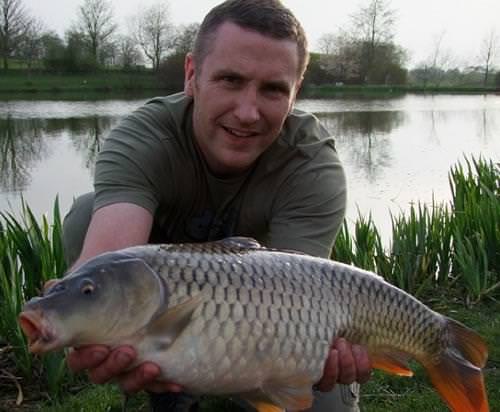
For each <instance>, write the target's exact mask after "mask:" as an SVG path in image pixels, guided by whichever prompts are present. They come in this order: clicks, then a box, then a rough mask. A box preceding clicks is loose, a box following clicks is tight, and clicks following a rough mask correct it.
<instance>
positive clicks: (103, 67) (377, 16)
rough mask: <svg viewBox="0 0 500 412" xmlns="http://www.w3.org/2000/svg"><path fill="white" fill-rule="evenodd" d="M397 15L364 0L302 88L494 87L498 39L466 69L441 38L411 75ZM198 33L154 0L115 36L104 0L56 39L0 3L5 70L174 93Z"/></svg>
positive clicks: (379, 0)
mask: <svg viewBox="0 0 500 412" xmlns="http://www.w3.org/2000/svg"><path fill="white" fill-rule="evenodd" d="M396 15H397V13H396V10H393V9H392V8H391V7H390V3H389V1H388V0H365V2H364V4H361V5H360V6H359V8H358V10H357V12H356V13H354V14H353V15H352V17H351V21H350V22H349V23H348V24H346V25H345V27H342V28H341V29H338V30H337V32H335V33H327V34H324V35H323V36H322V37H321V38H320V40H319V43H318V47H317V50H318V52H317V53H311V62H310V65H309V70H308V72H307V73H306V78H305V83H304V85H305V86H306V87H307V86H321V85H337V86H339V85H364V86H366V85H388V86H391V85H402V86H404V85H417V86H421V87H424V88H426V87H479V86H482V87H487V88H490V89H491V88H494V87H500V74H499V73H500V72H497V71H496V69H495V67H494V63H495V60H494V59H495V54H496V52H498V50H499V46H500V40H499V38H498V36H497V35H496V34H495V32H494V31H491V32H490V33H488V35H487V36H485V38H484V40H483V43H482V44H481V45H478V54H477V57H476V58H475V61H474V63H473V64H469V65H461V66H459V65H457V64H453V61H458V60H459V59H456V58H455V59H453V58H452V57H451V55H450V52H449V50H446V47H444V46H445V44H444V41H443V36H440V37H439V38H438V39H437V40H436V42H435V44H434V45H432V47H429V56H428V58H427V59H424V60H423V61H422V62H420V63H419V64H418V65H417V66H416V67H415V68H413V69H411V70H410V69H409V68H408V67H407V66H408V64H407V63H408V54H409V52H408V51H407V50H405V49H404V48H402V47H401V46H400V45H399V44H398V43H397V42H396V41H395V35H394V31H395V30H394V28H395V23H396V20H397V16H396ZM198 28H199V24H198V23H192V24H189V25H182V26H179V25H174V24H173V23H172V22H171V20H170V13H169V8H168V3H167V2H166V1H158V2H157V3H156V4H153V5H151V6H146V7H141V9H140V11H138V13H136V15H135V16H133V17H131V18H130V19H129V21H128V22H127V30H126V32H124V31H123V28H122V32H121V33H119V27H118V24H116V23H115V20H114V11H113V6H112V3H111V1H110V0H81V4H80V5H79V7H78V8H77V10H76V19H75V20H74V22H73V23H72V25H71V26H70V28H69V29H68V30H66V32H65V34H64V36H63V37H61V36H59V35H58V34H57V33H55V32H54V31H51V30H49V29H47V28H46V26H45V24H44V23H43V22H42V21H40V20H39V19H38V18H36V17H33V16H32V15H31V14H30V13H29V11H28V10H27V9H26V7H25V6H24V4H23V0H0V58H1V61H2V67H3V72H4V73H5V72H8V71H12V70H15V69H26V70H28V71H29V72H31V73H34V72H38V73H39V72H43V73H70V74H75V73H77V74H83V73H85V74H86V73H97V72H99V73H102V72H103V71H107V70H115V71H116V70H119V71H122V72H126V73H136V72H141V73H149V72H153V73H156V74H158V81H159V84H158V86H159V87H161V88H167V89H171V90H177V89H179V88H182V86H183V82H184V76H183V64H184V56H185V54H186V53H187V52H188V51H190V50H191V48H192V45H193V41H194V38H195V36H196V33H197V31H198ZM0 87H1V85H0Z"/></svg>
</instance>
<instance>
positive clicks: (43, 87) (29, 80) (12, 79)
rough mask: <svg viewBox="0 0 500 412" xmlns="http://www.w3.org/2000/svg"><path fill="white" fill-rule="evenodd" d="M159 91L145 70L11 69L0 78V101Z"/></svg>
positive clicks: (156, 80) (156, 81) (152, 77)
mask: <svg viewBox="0 0 500 412" xmlns="http://www.w3.org/2000/svg"><path fill="white" fill-rule="evenodd" d="M159 89H161V88H160V86H159V84H158V79H157V77H156V76H155V75H154V74H153V73H152V72H146V71H145V72H121V71H116V72H113V71H107V72H98V73H86V74H55V73H44V72H38V71H33V72H28V71H24V70H22V71H21V70H11V71H7V72H2V73H1V75H0V98H4V99H5V98H9V99H12V98H23V97H24V98H26V97H31V98H46V97H49V96H52V97H54V95H56V96H57V97H59V95H61V94H66V95H74V96H78V97H79V98H85V96H90V97H92V96H96V95H98V96H106V95H107V94H114V95H115V94H117V93H120V94H126V93H136V92H140V91H152V90H159ZM165 93H166V91H163V94H165ZM82 96H83V97H82Z"/></svg>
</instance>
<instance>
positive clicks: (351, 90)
mask: <svg viewBox="0 0 500 412" xmlns="http://www.w3.org/2000/svg"><path fill="white" fill-rule="evenodd" d="M498 91H499V89H498V88H495V87H477V86H464V87H451V86H426V87H424V86H419V85H352V86H351V85H342V86H335V85H332V84H326V85H321V86H314V85H311V86H308V87H306V88H304V90H302V91H301V94H300V97H302V98H330V97H338V96H350V95H353V96H377V97H393V96H397V95H402V94H405V93H418V94H425V93H430V94H484V93H496V92H498Z"/></svg>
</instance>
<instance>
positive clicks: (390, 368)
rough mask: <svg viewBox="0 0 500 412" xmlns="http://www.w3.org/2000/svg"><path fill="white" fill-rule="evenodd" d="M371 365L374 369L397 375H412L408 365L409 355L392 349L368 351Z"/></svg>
mask: <svg viewBox="0 0 500 412" xmlns="http://www.w3.org/2000/svg"><path fill="white" fill-rule="evenodd" d="M370 359H371V361H372V366H373V367H374V368H375V369H380V370H383V371H385V372H387V373H391V374H393V375H398V376H413V371H412V370H411V369H410V368H409V367H408V361H409V359H410V356H409V355H408V354H406V353H404V352H398V351H395V350H394V349H387V350H384V349H379V350H376V351H373V352H370Z"/></svg>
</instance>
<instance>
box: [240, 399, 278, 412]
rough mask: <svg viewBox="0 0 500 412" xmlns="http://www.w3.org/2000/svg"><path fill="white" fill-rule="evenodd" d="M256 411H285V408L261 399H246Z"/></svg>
mask: <svg viewBox="0 0 500 412" xmlns="http://www.w3.org/2000/svg"><path fill="white" fill-rule="evenodd" d="M247 401H248V402H249V403H250V404H251V405H252V406H253V407H254V408H255V409H256V410H257V411H258V412H285V409H283V408H280V407H279V406H276V405H273V404H272V403H269V402H265V401H262V400H247Z"/></svg>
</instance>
